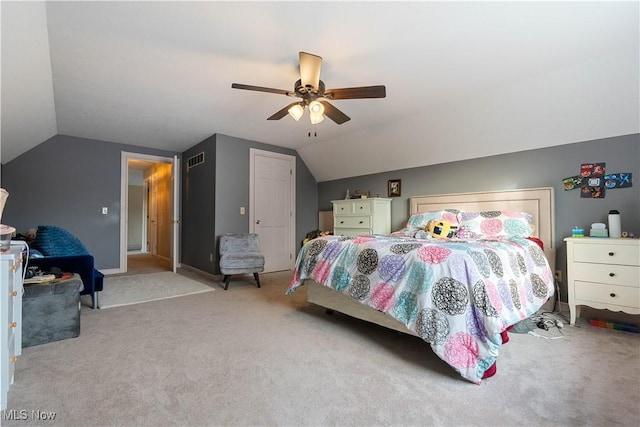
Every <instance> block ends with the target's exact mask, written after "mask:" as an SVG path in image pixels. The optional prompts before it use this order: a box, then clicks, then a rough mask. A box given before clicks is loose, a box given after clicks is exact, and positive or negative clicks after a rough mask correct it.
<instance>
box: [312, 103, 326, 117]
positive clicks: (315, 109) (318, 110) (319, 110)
mask: <svg viewBox="0 0 640 427" xmlns="http://www.w3.org/2000/svg"><path fill="white" fill-rule="evenodd" d="M309 113H310V114H319V115H323V114H324V105H322V104H321V103H320V102H319V101H311V102H310V103H309Z"/></svg>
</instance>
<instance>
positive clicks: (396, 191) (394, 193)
mask: <svg viewBox="0 0 640 427" xmlns="http://www.w3.org/2000/svg"><path fill="white" fill-rule="evenodd" d="M387 186H388V188H387V194H388V196H389V197H400V180H399V179H390V180H389V182H388V183H387Z"/></svg>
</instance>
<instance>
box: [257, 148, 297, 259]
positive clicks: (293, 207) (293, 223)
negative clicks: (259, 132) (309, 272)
mask: <svg viewBox="0 0 640 427" xmlns="http://www.w3.org/2000/svg"><path fill="white" fill-rule="evenodd" d="M256 155H260V156H263V157H272V158H275V159H283V160H287V161H288V162H289V165H290V166H291V181H290V182H291V186H290V188H289V191H290V194H291V206H290V210H291V215H290V221H289V226H290V227H291V233H290V234H291V238H290V242H289V247H290V251H291V255H292V256H290V257H289V269H290V270H293V267H294V263H295V258H296V254H297V253H298V251H297V249H296V157H295V156H291V155H289V154H282V153H275V152H273V151H264V150H259V149H257V148H249V232H250V233H253V232H254V231H255V226H254V225H255V217H254V211H255V209H254V204H255V194H254V191H255V188H254V179H255V176H254V166H255V160H254V157H255V156H256Z"/></svg>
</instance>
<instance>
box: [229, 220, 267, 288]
mask: <svg viewBox="0 0 640 427" xmlns="http://www.w3.org/2000/svg"><path fill="white" fill-rule="evenodd" d="M263 271H264V256H263V255H262V254H261V253H260V244H259V240H258V235H257V234H255V233H243V234H223V235H222V236H220V273H222V274H224V280H223V281H224V290H225V291H226V290H227V288H228V287H229V281H230V280H231V276H232V275H234V274H247V273H253V277H254V278H255V279H256V283H257V284H258V287H260V277H259V276H258V273H262V272H263Z"/></svg>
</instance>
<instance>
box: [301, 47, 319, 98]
mask: <svg viewBox="0 0 640 427" xmlns="http://www.w3.org/2000/svg"><path fill="white" fill-rule="evenodd" d="M299 56H300V80H301V81H302V86H307V85H311V86H313V88H314V89H315V90H318V86H319V84H320V69H321V68H322V58H321V57H319V56H318V55H313V54H311V53H307V52H300V55H299Z"/></svg>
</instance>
